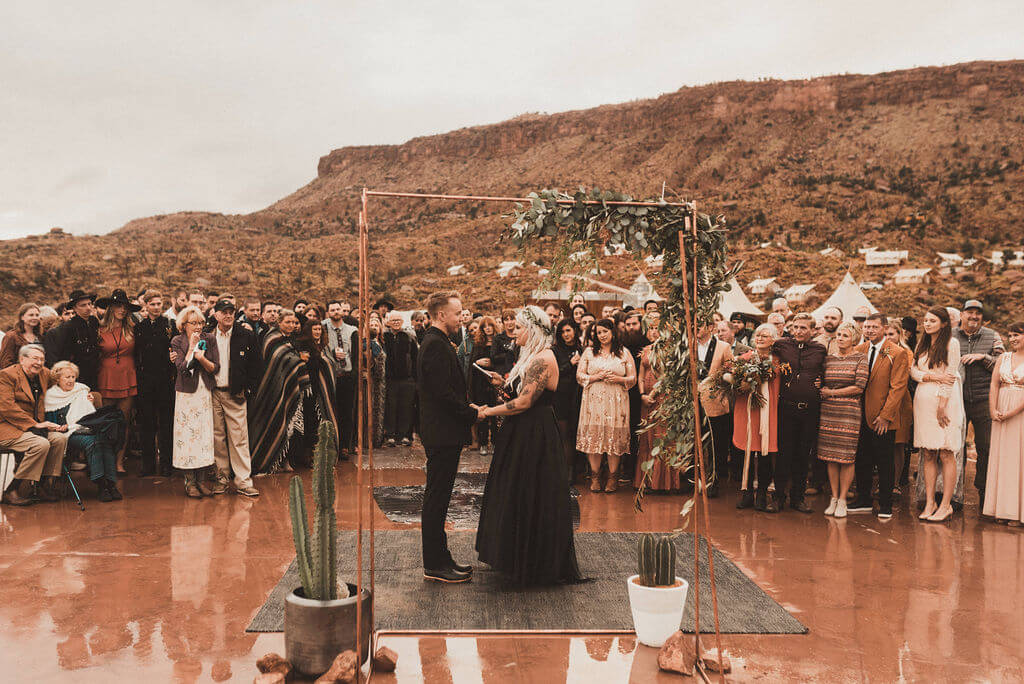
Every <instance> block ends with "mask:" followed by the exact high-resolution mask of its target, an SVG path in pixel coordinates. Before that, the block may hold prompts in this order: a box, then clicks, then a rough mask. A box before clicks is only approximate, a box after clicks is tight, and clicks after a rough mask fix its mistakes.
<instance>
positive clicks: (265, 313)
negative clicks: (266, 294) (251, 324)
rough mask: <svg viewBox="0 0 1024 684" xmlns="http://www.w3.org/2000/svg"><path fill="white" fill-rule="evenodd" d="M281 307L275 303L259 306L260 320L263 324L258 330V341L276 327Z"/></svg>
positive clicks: (264, 303) (265, 303)
mask: <svg viewBox="0 0 1024 684" xmlns="http://www.w3.org/2000/svg"><path fill="white" fill-rule="evenodd" d="M280 311H281V305H280V304H278V303H277V302H263V303H262V304H260V320H261V321H262V323H263V327H262V328H261V330H260V335H259V337H260V340H262V339H263V337H264V336H265V335H266V334H267V333H268V332H270V331H271V330H273V329H274V328H276V327H277V317H278V315H279V314H280Z"/></svg>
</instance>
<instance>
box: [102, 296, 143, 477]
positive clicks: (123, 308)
mask: <svg viewBox="0 0 1024 684" xmlns="http://www.w3.org/2000/svg"><path fill="white" fill-rule="evenodd" d="M96 306H98V307H100V308H102V309H105V310H106V311H105V312H104V314H103V321H102V323H101V324H100V327H99V330H98V332H97V334H98V336H99V346H100V370H99V375H98V378H97V382H96V390H97V391H98V392H99V393H100V394H101V395H102V396H103V405H104V406H116V407H117V408H119V409H121V413H123V414H124V417H125V421H126V423H127V422H130V419H131V412H132V407H133V405H134V403H135V395H136V394H138V383H137V379H136V376H135V333H134V328H135V320H134V319H133V318H132V316H131V314H133V313H135V312H136V311H139V310H140V309H142V307H141V306H139V305H138V304H135V303H134V302H130V301H128V294H127V293H126V292H125V291H124V290H114V292H113V293H112V294H111V295H110V296H109V297H100V298H99V299H97V300H96ZM127 445H128V440H127V439H125V441H124V444H122V445H121V449H120V450H119V451H118V452H117V472H119V473H124V472H126V471H125V468H124V452H125V448H126V447H127Z"/></svg>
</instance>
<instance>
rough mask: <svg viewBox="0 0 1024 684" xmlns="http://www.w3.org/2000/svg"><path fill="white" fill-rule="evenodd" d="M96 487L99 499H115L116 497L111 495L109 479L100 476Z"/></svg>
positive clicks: (105, 500) (105, 501)
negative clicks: (108, 484)
mask: <svg viewBox="0 0 1024 684" xmlns="http://www.w3.org/2000/svg"><path fill="white" fill-rule="evenodd" d="M96 489H97V490H98V495H99V500H100V501H102V502H103V503H109V502H111V501H113V500H114V497H113V496H111V495H110V488H109V487H108V486H107V480H106V479H105V478H102V477H101V478H100V479H98V480H96Z"/></svg>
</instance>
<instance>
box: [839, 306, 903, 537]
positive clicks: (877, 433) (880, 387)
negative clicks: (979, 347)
mask: <svg viewBox="0 0 1024 684" xmlns="http://www.w3.org/2000/svg"><path fill="white" fill-rule="evenodd" d="M887 324H888V321H887V320H886V318H885V316H883V315H882V314H877V313H876V314H871V315H870V316H868V317H867V318H866V319H865V320H864V323H863V325H862V327H861V331H862V332H863V334H864V341H863V342H862V343H861V344H860V346H858V347H857V351H859V352H861V353H862V354H864V355H865V356H867V357H868V369H869V370H868V373H869V375H868V386H867V387H866V388H865V389H864V399H863V411H862V413H861V415H862V416H863V417H862V418H861V425H860V443H859V444H858V446H857V459H856V461H855V464H854V468H855V471H856V478H857V498H856V500H855V501H854V502H853V503H852V504H851V505H850V506H849V508H848V509H847V511H848V512H850V513H870V512H871V480H872V475H873V474H874V470H875V467H876V466H877V467H878V518H879V519H880V520H888V519H889V518H891V517H892V488H893V484H894V483H893V480H894V478H895V470H894V468H895V466H894V459H893V456H894V441H895V436H896V429H897V428H898V427H899V415H900V405H901V404H902V403H903V396H904V395H905V394H906V393H907V378H908V377H909V373H910V368H909V367H908V365H907V355H906V354H904V353H903V351H902V350H901V349H899V348H898V347H897V346H896V345H895V344H894V343H893V342H891V341H890V340H887V339H886V337H885V326H886V325H887Z"/></svg>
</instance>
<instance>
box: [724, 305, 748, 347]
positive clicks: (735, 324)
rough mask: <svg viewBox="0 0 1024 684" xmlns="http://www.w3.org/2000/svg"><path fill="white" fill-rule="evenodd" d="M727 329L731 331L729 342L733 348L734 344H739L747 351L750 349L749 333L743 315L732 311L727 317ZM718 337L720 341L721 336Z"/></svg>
mask: <svg viewBox="0 0 1024 684" xmlns="http://www.w3.org/2000/svg"><path fill="white" fill-rule="evenodd" d="M729 329H730V330H731V331H732V341H731V342H732V344H733V345H734V346H735V345H736V344H741V345H743V346H745V347H746V348H747V350H750V349H751V348H752V347H751V346H750V336H751V331H750V330H747V322H746V320H744V318H743V314H741V313H740V312H739V311H734V312H733V313H732V315H731V316H729ZM718 337H719V339H721V337H722V336H721V335H719V336H718Z"/></svg>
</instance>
